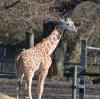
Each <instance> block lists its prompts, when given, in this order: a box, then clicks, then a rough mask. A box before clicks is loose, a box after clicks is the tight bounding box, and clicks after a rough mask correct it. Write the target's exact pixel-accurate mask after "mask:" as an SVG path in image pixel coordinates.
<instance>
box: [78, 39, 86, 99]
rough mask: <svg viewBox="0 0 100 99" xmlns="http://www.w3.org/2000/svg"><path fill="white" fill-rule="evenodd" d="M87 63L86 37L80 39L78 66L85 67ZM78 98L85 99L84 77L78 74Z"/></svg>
mask: <svg viewBox="0 0 100 99" xmlns="http://www.w3.org/2000/svg"><path fill="white" fill-rule="evenodd" d="M86 64H87V39H82V40H81V57H80V67H82V68H86ZM79 99H85V77H84V75H80V85H79Z"/></svg>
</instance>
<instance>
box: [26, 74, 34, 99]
mask: <svg viewBox="0 0 100 99" xmlns="http://www.w3.org/2000/svg"><path fill="white" fill-rule="evenodd" d="M32 78H33V73H32V75H31V76H29V75H28V76H26V80H25V92H24V93H25V98H26V99H27V98H28V99H32V93H31V87H32Z"/></svg>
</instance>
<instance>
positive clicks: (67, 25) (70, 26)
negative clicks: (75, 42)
mask: <svg viewBox="0 0 100 99" xmlns="http://www.w3.org/2000/svg"><path fill="white" fill-rule="evenodd" d="M60 20H61V24H62V25H61V26H62V28H63V29H64V30H68V31H70V32H77V29H76V27H75V25H74V23H73V21H72V20H71V18H67V19H66V20H65V19H60Z"/></svg>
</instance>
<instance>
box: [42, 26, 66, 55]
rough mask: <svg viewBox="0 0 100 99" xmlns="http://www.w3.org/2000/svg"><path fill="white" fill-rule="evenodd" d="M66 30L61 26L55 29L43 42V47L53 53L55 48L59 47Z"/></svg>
mask: <svg viewBox="0 0 100 99" xmlns="http://www.w3.org/2000/svg"><path fill="white" fill-rule="evenodd" d="M63 32H64V29H62V28H61V27H60V26H59V27H58V28H57V29H54V31H53V32H52V33H51V34H50V35H49V36H48V37H47V38H45V39H44V40H43V42H42V44H43V47H44V48H43V49H44V50H45V51H46V52H47V53H48V54H49V55H51V54H52V52H53V51H54V50H55V48H56V47H57V45H58V43H59V41H60V39H61V36H62V34H63Z"/></svg>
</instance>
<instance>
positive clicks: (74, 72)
mask: <svg viewBox="0 0 100 99" xmlns="http://www.w3.org/2000/svg"><path fill="white" fill-rule="evenodd" d="M72 81H73V84H72V99H77V66H75V67H74V70H73V80H72Z"/></svg>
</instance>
